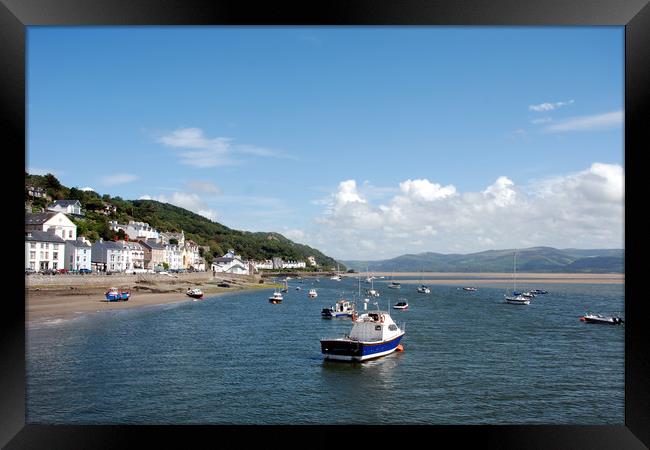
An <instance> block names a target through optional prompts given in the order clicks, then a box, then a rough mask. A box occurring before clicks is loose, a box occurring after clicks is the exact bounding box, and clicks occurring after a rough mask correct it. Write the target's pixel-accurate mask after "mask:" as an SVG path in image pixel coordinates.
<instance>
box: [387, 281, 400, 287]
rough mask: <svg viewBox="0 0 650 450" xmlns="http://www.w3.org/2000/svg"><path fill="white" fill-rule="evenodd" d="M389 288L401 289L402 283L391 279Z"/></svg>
mask: <svg viewBox="0 0 650 450" xmlns="http://www.w3.org/2000/svg"><path fill="white" fill-rule="evenodd" d="M388 287H389V289H400V288H401V287H402V285H401V284H399V283H398V282H397V281H391V282H390V283H389V284H388Z"/></svg>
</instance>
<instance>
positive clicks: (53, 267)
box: [52, 262, 57, 270]
mask: <svg viewBox="0 0 650 450" xmlns="http://www.w3.org/2000/svg"><path fill="white" fill-rule="evenodd" d="M56 268H57V264H56V263H55V262H53V263H52V269H54V270H56Z"/></svg>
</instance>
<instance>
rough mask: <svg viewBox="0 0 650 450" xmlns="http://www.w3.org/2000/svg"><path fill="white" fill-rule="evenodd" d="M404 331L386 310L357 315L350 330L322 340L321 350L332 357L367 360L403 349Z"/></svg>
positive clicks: (353, 317)
mask: <svg viewBox="0 0 650 450" xmlns="http://www.w3.org/2000/svg"><path fill="white" fill-rule="evenodd" d="M405 333H406V331H405V330H404V329H403V328H400V327H398V326H397V324H396V323H395V322H394V321H393V319H392V318H391V316H390V314H389V313H388V312H386V311H379V310H378V311H373V312H367V313H363V314H361V315H359V316H357V315H356V314H354V315H353V316H352V330H351V331H350V333H349V334H348V335H346V336H344V337H342V338H338V339H321V341H320V345H321V352H322V353H323V357H324V358H325V359H329V360H340V361H352V362H354V361H366V360H369V359H374V358H379V357H381V356H386V355H389V354H391V353H393V352H394V351H396V350H398V351H402V350H403V347H402V346H401V345H400V341H401V340H402V337H403V336H404V334H405Z"/></svg>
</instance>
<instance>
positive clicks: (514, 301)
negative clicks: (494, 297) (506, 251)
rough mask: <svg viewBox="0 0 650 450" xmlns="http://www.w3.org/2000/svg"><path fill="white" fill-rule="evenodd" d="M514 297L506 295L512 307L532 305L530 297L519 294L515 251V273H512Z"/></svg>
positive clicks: (507, 301)
mask: <svg viewBox="0 0 650 450" xmlns="http://www.w3.org/2000/svg"><path fill="white" fill-rule="evenodd" d="M512 286H513V288H512V295H506V296H505V299H506V303H509V304H511V305H530V299H531V298H530V297H524V296H523V295H522V294H521V293H519V292H517V252H516V251H515V256H514V263H513V271H512Z"/></svg>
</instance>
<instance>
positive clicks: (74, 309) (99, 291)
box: [25, 283, 279, 326]
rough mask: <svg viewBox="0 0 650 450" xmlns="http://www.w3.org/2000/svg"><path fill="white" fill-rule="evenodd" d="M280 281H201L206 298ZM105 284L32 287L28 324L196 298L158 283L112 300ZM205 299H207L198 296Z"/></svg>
mask: <svg viewBox="0 0 650 450" xmlns="http://www.w3.org/2000/svg"><path fill="white" fill-rule="evenodd" d="M277 286H279V285H276V284H270V283H263V284H252V283H251V284H246V285H244V284H237V285H232V286H231V287H230V288H223V287H218V286H216V285H214V284H212V283H206V284H204V285H201V286H200V287H201V290H202V291H203V293H204V299H205V298H207V297H217V296H222V295H224V294H227V293H229V292H242V291H256V290H263V289H273V288H276V287H277ZM105 291H106V289H105V288H97V287H90V286H89V287H84V288H81V287H78V286H75V287H72V286H70V287H68V288H67V289H66V288H61V287H56V288H50V289H43V288H29V287H27V288H26V290H25V325H26V326H35V325H41V324H47V323H60V322H63V321H68V320H72V319H75V318H78V317H83V316H86V315H90V314H97V313H102V312H105V311H120V310H126V309H139V308H145V307H149V306H161V305H170V304H175V303H184V302H192V301H194V299H193V298H191V297H189V296H187V295H186V294H185V289H184V288H181V289H179V288H178V287H177V286H157V289H155V290H154V291H152V290H148V289H147V290H142V289H138V287H135V288H133V289H131V298H130V299H129V300H128V301H121V302H109V301H106V300H105V299H104V292H105ZM198 301H203V300H198Z"/></svg>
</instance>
